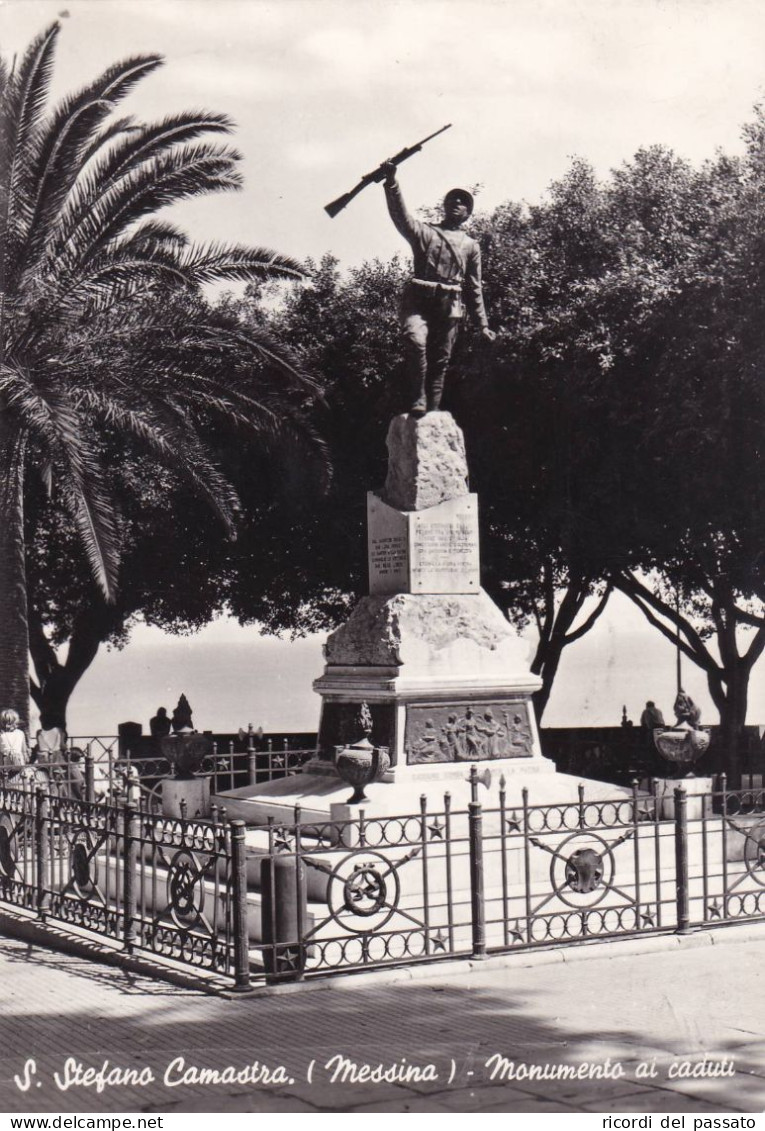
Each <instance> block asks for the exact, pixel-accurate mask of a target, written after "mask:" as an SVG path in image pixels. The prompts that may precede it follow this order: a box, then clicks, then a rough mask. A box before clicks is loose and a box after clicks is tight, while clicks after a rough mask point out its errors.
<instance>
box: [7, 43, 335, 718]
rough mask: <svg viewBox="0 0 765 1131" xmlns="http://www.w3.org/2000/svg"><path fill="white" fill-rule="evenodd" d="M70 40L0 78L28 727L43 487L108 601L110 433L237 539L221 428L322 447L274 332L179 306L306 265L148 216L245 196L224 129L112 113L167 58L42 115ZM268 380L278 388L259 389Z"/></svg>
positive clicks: (114, 71)
mask: <svg viewBox="0 0 765 1131" xmlns="http://www.w3.org/2000/svg"><path fill="white" fill-rule="evenodd" d="M58 32H59V27H58V25H57V24H53V25H52V26H51V27H50V28H48V30H47V31H45V32H44V33H43V34H42V35H40V36H38V37H37V39H35V41H34V42H33V43H32V44H31V45H30V47H29V49H28V50H27V52H26V53H25V55H24V56H23V58H22V60H21V62H20V63H19V65H18V67H14V68H13V69H9V68H8V67H7V66H6V65H5V64H4V63H3V64H2V66H0V151H2V152H3V154H4V158H5V159H4V161H3V163H2V167H1V168H0V472H2V475H3V482H4V485H5V486H4V494H3V496H2V500H1V502H0V505H1V506H2V512H1V514H0V518H1V521H0V604H1V606H2V609H3V634H2V635H3V647H2V649H0V701H2V702H4V703H13V704H16V705H18V707H19V709H20V711H21V713H22V714H26V709H27V702H28V674H27V673H28V644H29V639H28V625H27V613H26V608H27V600H26V561H25V514H24V506H25V499H26V498H27V497H28V496H29V494H30V492H32V491H34V490H36V487H35V486H34V484H35V483H36V481H39V482H41V483H42V484H43V485H44V486H45V489H46V490H49V491H55V495H56V498H57V499H58V500H60V501H61V503H62V504H63V505H64V507H65V508H66V510H67V512H68V513H69V515H70V516H71V521H72V522H73V524H74V526H75V528H76V530H77V533H78V535H79V538H80V539H81V542H82V546H83V548H84V551H85V554H86V557H87V561H88V563H89V566H90V568H91V570H92V572H93V576H94V577H95V579H96V581H97V583H98V586H99V589H100V591H101V593H102V594H103V597H104V598H105V600H106V601H107V602H111V601H113V600H114V595H115V592H116V588H117V572H118V564H119V557H120V553H119V551H120V542H121V535H122V530H121V520H120V517H119V514H118V512H117V510H116V509H115V507H114V505H113V501H112V499H111V498H110V496H109V492H108V489H107V476H106V475H105V472H104V467H103V464H102V463H101V461H100V459H99V456H100V455H101V454H104V453H105V452H108V444H107V445H106V447H104V445H103V443H102V440H101V437H102V435H104V434H106V435H107V436H110V435H112V434H118V433H122V434H124V435H125V436H128V437H130V441H131V442H132V443H134V444H136V445H139V446H140V447H141V448H143V449H144V450H145V451H146V452H148V453H149V455H150V456H151V458H152V459H154V460H157V461H159V462H161V463H164V464H167V465H169V466H171V467H173V468H174V470H175V472H176V473H177V474H178V475H179V476H180V477H181V478H182V479H183V480H185V481H186V482H187V483H189V484H190V485H191V486H192V487H193V490H194V491H195V492H197V493H199V494H200V495H201V496H202V497H203V498H205V499H206V500H207V502H208V503H209V504H210V505H211V506H212V507H213V508H214V509H215V511H216V512H217V514H218V516H219V518H220V519H221V520H222V522H223V524H224V526H225V527H226V528H227V529H229V530H231V529H232V528H233V523H234V519H235V514H236V510H237V507H238V502H237V498H236V494H235V492H234V490H233V488H232V486H231V484H230V483H229V482H228V480H227V479H226V478H225V476H224V475H223V474H222V472H221V470H220V468H219V464H218V461H217V460H216V457H215V452H214V451H213V449H212V447H211V446H210V443H209V442H208V439H207V438H206V436H205V429H206V428H207V421H208V420H209V418H210V417H211V416H218V417H223V418H226V419H227V420H229V421H230V422H232V423H234V424H235V425H236V426H238V427H239V428H241V429H247V430H249V431H251V432H255V434H256V435H258V436H259V437H265V438H266V439H269V438H272V437H274V436H277V435H280V434H281V433H283V432H284V431H285V430H286V431H288V432H289V433H291V434H293V435H302V436H303V437H304V438H306V439H307V440H308V441H309V442H312V443H313V445H314V447H315V446H316V440H315V437H314V436H313V434H312V432H311V429H310V427H308V426H307V424H306V421H305V419H304V413H303V409H304V408H305V405H306V404H307V402H308V401H309V400H310V399H311V397H312V396H313V394H314V392H315V390H314V387H313V384H312V382H311V381H310V380H309V379H308V378H307V377H306V375H305V374H304V373H303V372H302V371H301V370H300V369H299V368H298V367H296V366H295V365H294V364H293V363H292V360H291V358H290V356H289V354H288V353H287V352H286V351H283V350H281V349H280V348H279V347H278V346H277V345H276V344H275V343H274V341H273V340H272V339H271V338H270V336H269V335H268V334H266V333H265V332H264V331H262V330H258V329H257V328H253V329H252V330H251V331H250V332H249V333H245V332H244V331H243V330H242V328H241V327H240V326H237V325H236V324H233V323H232V322H231V321H230V320H229V321H226V320H225V319H224V318H219V319H208V320H204V319H202V320H201V321H200V320H198V319H196V318H195V317H189V311H188V310H187V309H186V302H187V299H188V298H189V296H193V295H194V294H195V293H197V292H198V290H199V288H200V286H201V285H202V284H204V283H208V282H210V281H214V280H222V279H223V280H225V279H264V278H271V277H283V278H298V277H300V275H301V270H300V268H299V266H298V264H296V263H295V262H293V261H292V260H289V259H287V258H285V257H280V256H277V255H274V254H273V253H272V252H268V251H264V250H263V249H258V248H255V249H253V248H244V247H227V246H220V245H213V246H207V247H202V246H197V245H194V244H190V243H188V241H187V240H186V238H185V237H184V236H183V235H182V234H181V233H179V232H178V231H177V230H176V229H175V228H173V227H172V226H171V225H169V224H167V223H165V222H162V221H158V220H157V219H156V218H154V213H156V212H157V211H158V210H159V209H160V208H162V207H164V206H166V205H169V204H172V203H174V202H175V201H178V200H182V199H185V198H189V197H194V196H198V195H201V194H203V193H207V192H212V191H221V190H228V189H235V188H237V187H239V185H240V183H241V178H240V175H239V173H238V171H237V168H236V166H237V162H238V159H239V158H238V154H237V153H236V151H235V150H233V149H231V148H229V147H227V146H225V145H222V144H220V143H219V142H217V141H216V142H210V141H209V140H204V139H205V138H206V136H207V135H210V134H218V135H220V134H225V133H228V132H229V131H230V129H231V123H230V122H229V121H228V120H227V119H226V118H225V117H223V116H221V115H215V114H208V113H198V114H197V113H195V114H180V115H175V116H172V117H168V118H165V119H164V120H163V121H161V122H159V123H156V124H151V125H144V124H139V123H135V122H134V121H133V120H132V119H130V118H116V117H114V114H113V112H114V111H115V109H116V108H117V107H118V105H119V103H120V102H121V101H122V99H123V98H124V97H125V96H126V95H127V94H128V93H129V92H130V91H131V89H132V88H133V86H134V85H135V84H136V83H137V82H138V81H139V80H140V79H141V78H143V77H144V76H146V75H148V74H150V73H151V72H152V71H153V70H155V69H156V68H157V67H158V66H159V65H160V63H161V59H160V58H159V56H144V57H139V58H134V59H128V60H126V61H124V62H122V63H117V64H115V65H114V66H112V67H110V68H109V69H108V70H107V71H106V72H105V73H104V74H103V75H102V76H100V77H99V78H98V79H96V80H95V81H94V82H92V83H90V84H89V85H88V86H86V87H85V88H84V89H83V90H82V91H80V92H78V93H77V94H74V95H71V96H69V97H68V98H66V99H65V100H64V101H63V102H61V103H60V104H59V105H58V106H57V107H55V108H54V109H52V110H50V111H48V110H47V102H48V90H49V84H50V78H51V73H52V67H53V55H54V48H55V42H56V38H57V36H58ZM176 295H177V296H180V297H179V298H178V299H177V301H174V298H175V296H176ZM183 296H186V297H183ZM189 301H190V300H189ZM197 313H199V312H198V311H197ZM274 371H278V373H279V375H280V379H281V383H275V382H274V381H273V380H270V381H267V382H265V383H264V381H263V374H265V373H271V374H272V375H273V373H274ZM291 405H294V406H295V407H294V408H290V407H289V406H291ZM30 472H31V473H32V477H31V478H30ZM38 674H39V673H38ZM41 679H43V682H44V676H43V675H41ZM41 693H42V694H43V695H44V694H45V689H44V687H42V688H41Z"/></svg>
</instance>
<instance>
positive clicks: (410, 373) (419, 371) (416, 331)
mask: <svg viewBox="0 0 765 1131" xmlns="http://www.w3.org/2000/svg"><path fill="white" fill-rule="evenodd" d="M401 333H402V337H403V339H404V359H405V362H406V380H407V394H408V396H409V397H410V398H411V401H410V408H409V411H410V412H414V413H424V412H425V408H426V400H425V378H426V375H427V371H428V323H427V322H426V321H425V319H424V318H423V316H422V314H421V313H420V312H419V311H418V310H416V309H412V308H411V307H410V308H409V309H408V310H406V309H405V311H404V317H403V320H402V323H401Z"/></svg>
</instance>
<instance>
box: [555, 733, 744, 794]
mask: <svg viewBox="0 0 765 1131" xmlns="http://www.w3.org/2000/svg"><path fill="white" fill-rule="evenodd" d="M709 729H710V730H711V732H712V741H711V743H710V745H709V750H708V751H707V753H706V754H705V755H704V757H703V758H701V759H700V760H699V762H697V763H696V764H695V765H694V767H693V769H694V773H695V774H697V775H705V774H710V773H713V772H715V771H716V770H717V769H719V766H720V762H721V760H722V759H721V758H720V754H721V753H722V752H721V750H720V745H719V735H720V728H719V727H717V726H712V727H710V728H709ZM760 732H761V728H760V727H759V726H748V727H745V728H744V735H743V749H742V758H741V769H742V773H744V774H762V773H763V772H765V742H764V741H763V738H761V734H760ZM540 739H541V743H542V751H543V753H544V754H545V756H546V757H548V758H552V760H553V761H554V762H555V765H556V767H557V769H558V770H560V771H561V773H566V774H575V775H576V774H581V775H582V777H592V778H598V779H600V780H601V781H610V782H614V783H615V784H617V785H629V783H630V782H631V781H633V780H634V779H635V778H638V779H641V778H646V777H666V776H667V770H668V765H669V764H668V763H667V762H665V761H664V759H663V758H662V757H661V755H660V754H659V753H658V752H657V750H656V748H655V746H654V744H653V735H652V734H651V733H650V732H649V731H647V730H644V729H643V727H639V726H633V727H622V726H616V727H542V728H541V730H540Z"/></svg>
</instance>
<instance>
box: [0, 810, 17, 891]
mask: <svg viewBox="0 0 765 1131" xmlns="http://www.w3.org/2000/svg"><path fill="white" fill-rule="evenodd" d="M17 859H18V846H17V844H16V830H15V829H14V826H13V821H12V820H11V818H10V817H9V816H8V814H7V813H3V814H2V816H0V872H2V874H3V875H4V876H7V877H8V878H9V879H10V877H11V876H12V875H13V873H14V871H15V868H16V860H17Z"/></svg>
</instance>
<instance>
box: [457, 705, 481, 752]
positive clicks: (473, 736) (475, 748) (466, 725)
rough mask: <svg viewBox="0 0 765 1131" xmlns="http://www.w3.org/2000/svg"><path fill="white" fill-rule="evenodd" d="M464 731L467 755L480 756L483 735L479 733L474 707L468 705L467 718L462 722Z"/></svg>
mask: <svg viewBox="0 0 765 1131" xmlns="http://www.w3.org/2000/svg"><path fill="white" fill-rule="evenodd" d="M462 733H463V735H464V738H465V757H466V758H468V759H470V758H480V757H481V737H480V734H479V733H478V720H477V719H476V717H475V715H474V714H473V708H472V707H468V708H466V710H465V718H464V720H463V723H462Z"/></svg>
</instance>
